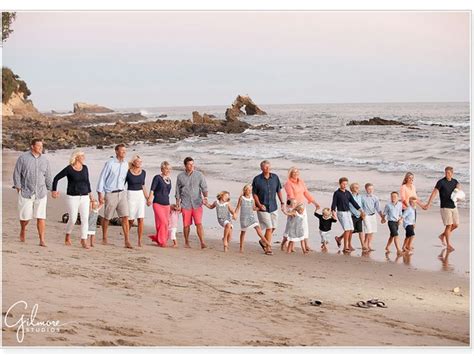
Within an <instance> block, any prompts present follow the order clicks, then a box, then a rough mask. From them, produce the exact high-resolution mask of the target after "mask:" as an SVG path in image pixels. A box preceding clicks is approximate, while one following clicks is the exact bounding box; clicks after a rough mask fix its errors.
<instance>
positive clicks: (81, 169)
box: [51, 150, 94, 248]
mask: <svg viewBox="0 0 474 356" xmlns="http://www.w3.org/2000/svg"><path fill="white" fill-rule="evenodd" d="M85 160H86V157H85V155H84V152H82V151H81V150H75V151H74V152H73V153H72V155H71V158H70V160H69V165H67V166H66V167H65V168H64V169H63V170H62V171H61V172H59V173H58V174H56V176H55V177H54V179H53V189H52V191H51V196H52V197H53V198H57V197H59V192H58V183H59V181H60V180H61V179H62V178H64V177H67V190H66V194H67V210H68V214H69V219H68V222H67V225H66V238H65V241H64V242H65V244H66V246H70V245H71V233H72V230H73V228H74V225H75V224H76V221H77V214H78V213H79V214H80V216H81V245H82V247H84V248H89V245H88V244H87V231H88V230H89V208H90V201H91V200H92V199H94V197H93V196H92V193H91V183H90V181H89V171H88V169H87V166H86V165H85V164H84V161H85Z"/></svg>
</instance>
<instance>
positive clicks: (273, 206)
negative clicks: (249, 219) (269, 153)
mask: <svg viewBox="0 0 474 356" xmlns="http://www.w3.org/2000/svg"><path fill="white" fill-rule="evenodd" d="M260 169H261V170H262V173H261V174H259V175H258V176H256V177H255V178H254V179H253V182H252V191H253V198H254V200H255V205H256V206H257V208H258V211H257V216H258V221H259V223H260V227H261V229H262V230H265V239H266V240H267V241H268V242H269V244H270V245H271V242H272V234H273V232H274V231H275V229H276V227H277V222H278V213H277V209H278V206H277V202H276V196H278V199H279V200H280V205H281V207H282V208H284V206H285V204H284V202H283V197H282V194H281V183H280V178H278V176H277V175H276V174H274V173H271V172H270V169H271V166H270V162H269V161H267V160H265V161H262V162H261V163H260Z"/></svg>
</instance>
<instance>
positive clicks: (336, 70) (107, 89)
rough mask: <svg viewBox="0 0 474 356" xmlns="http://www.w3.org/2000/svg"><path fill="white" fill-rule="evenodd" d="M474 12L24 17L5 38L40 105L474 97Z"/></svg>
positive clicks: (12, 61)
mask: <svg viewBox="0 0 474 356" xmlns="http://www.w3.org/2000/svg"><path fill="white" fill-rule="evenodd" d="M469 20H470V18H469V13H467V12H95V13H94V12H68V13H67V12H25V13H18V14H17V19H16V21H15V22H14V23H13V29H14V33H13V34H12V35H11V37H10V38H9V39H8V41H7V42H6V43H4V47H3V53H2V54H3V65H4V66H8V67H10V68H12V69H13V71H14V72H15V73H17V74H19V75H20V76H21V77H22V78H23V79H24V80H25V81H26V82H27V83H28V86H29V87H30V89H31V91H32V92H33V94H32V96H31V98H32V99H33V101H34V103H35V105H36V106H37V107H38V108H39V109H40V110H51V109H56V110H63V109H71V108H72V103H73V102H75V101H86V102H91V103H98V104H101V105H105V106H109V107H114V108H120V107H153V106H188V105H189V106H197V105H228V104H229V103H231V102H232V100H233V99H234V97H235V96H236V95H237V94H249V95H251V96H252V97H253V98H254V100H255V101H256V102H258V103H261V104H285V103H332V102H334V103H342V102H405V101H410V102H413V101H468V100H469V60H470V59H469V45H470V42H469V31H470V30H469V26H470V25H469Z"/></svg>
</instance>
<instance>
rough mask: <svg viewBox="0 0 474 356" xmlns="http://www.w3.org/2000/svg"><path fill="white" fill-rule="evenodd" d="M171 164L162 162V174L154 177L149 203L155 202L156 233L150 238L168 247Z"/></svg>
mask: <svg viewBox="0 0 474 356" xmlns="http://www.w3.org/2000/svg"><path fill="white" fill-rule="evenodd" d="M170 174H171V165H170V164H169V163H168V162H166V161H164V162H163V163H161V174H157V175H156V176H154V177H153V181H152V183H151V188H150V195H149V196H148V202H147V203H148V205H149V206H150V205H151V204H153V212H154V213H155V226H156V234H155V235H151V236H150V238H151V239H152V240H153V241H155V242H156V243H157V244H158V245H159V246H161V247H166V243H167V242H168V226H169V222H168V221H169V216H170V198H169V195H170V192H171V177H170Z"/></svg>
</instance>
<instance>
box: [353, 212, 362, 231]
mask: <svg viewBox="0 0 474 356" xmlns="http://www.w3.org/2000/svg"><path fill="white" fill-rule="evenodd" d="M352 222H353V224H354V230H352V233H353V234H357V233H358V232H363V230H362V218H361V217H360V216H359V217H358V218H356V217H355V216H354V215H352Z"/></svg>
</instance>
